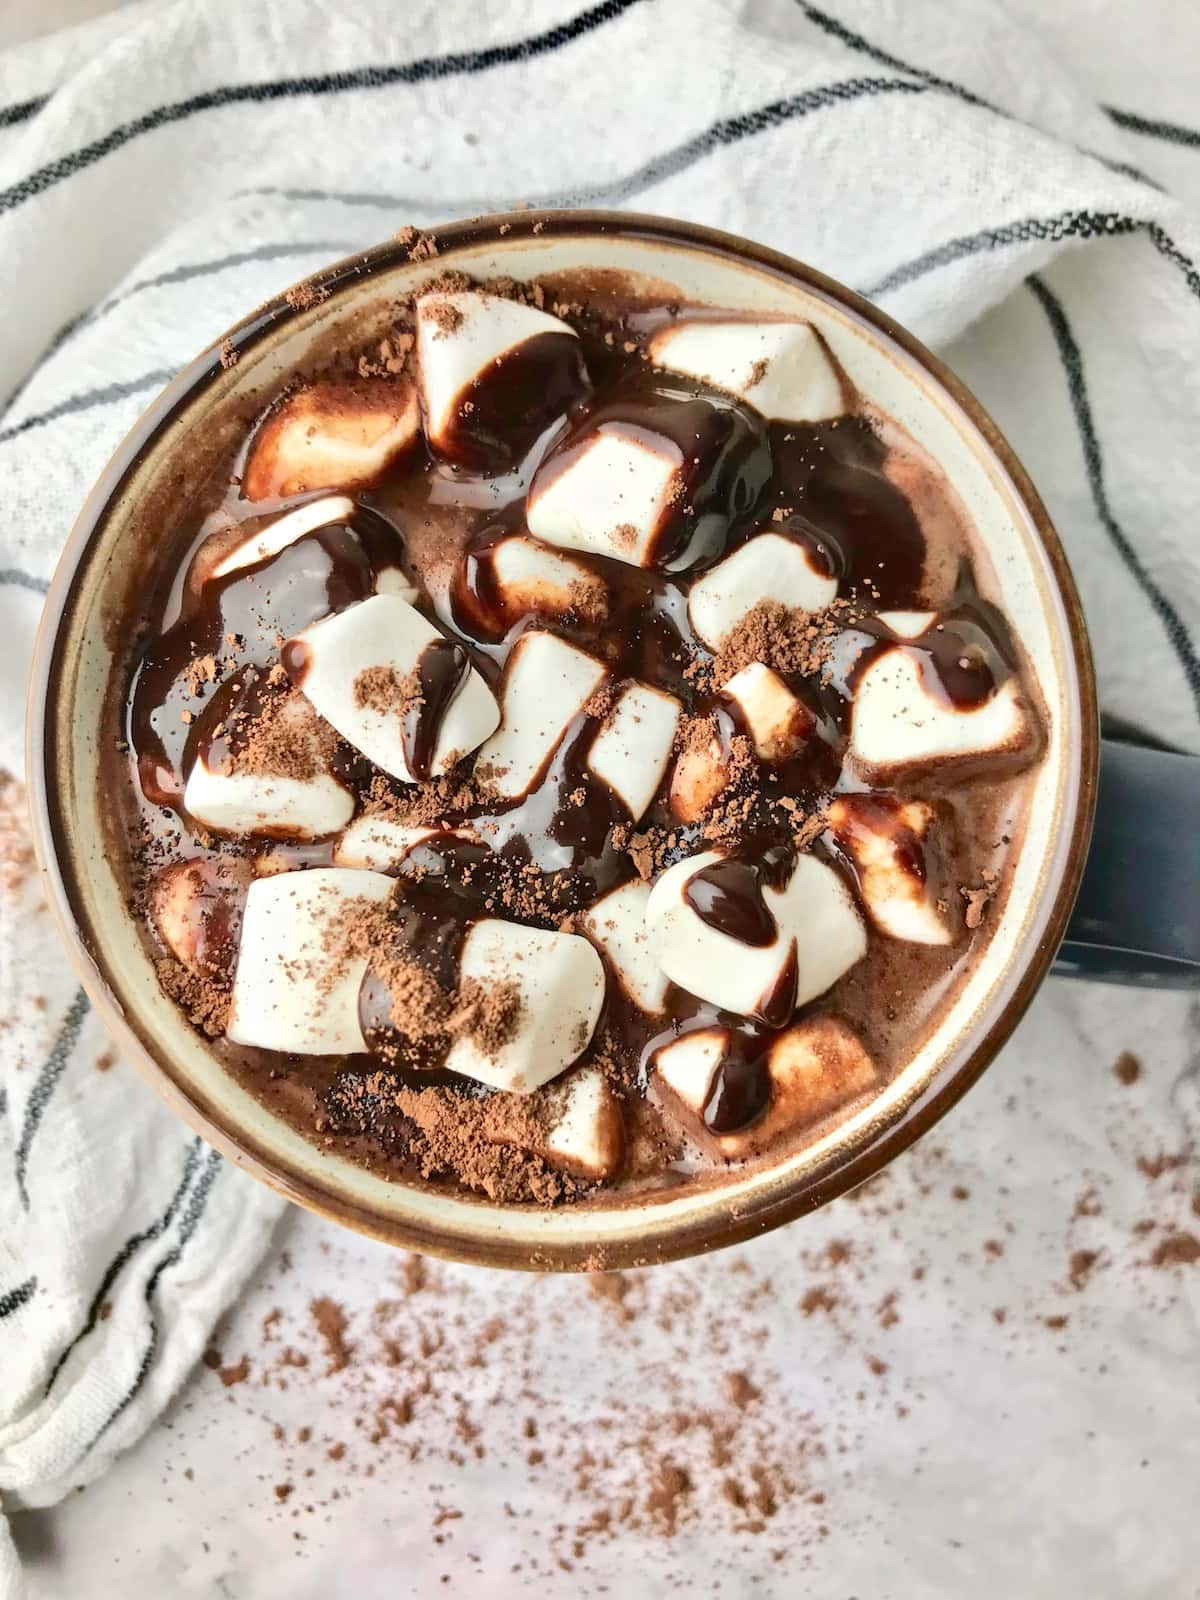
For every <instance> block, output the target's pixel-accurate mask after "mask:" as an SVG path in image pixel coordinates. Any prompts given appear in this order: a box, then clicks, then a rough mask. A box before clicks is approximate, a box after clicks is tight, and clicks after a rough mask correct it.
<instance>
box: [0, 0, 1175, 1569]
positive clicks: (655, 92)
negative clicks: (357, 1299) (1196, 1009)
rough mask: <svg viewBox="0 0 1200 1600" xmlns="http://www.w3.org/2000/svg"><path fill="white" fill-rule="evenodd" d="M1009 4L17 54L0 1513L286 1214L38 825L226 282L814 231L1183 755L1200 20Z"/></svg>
mask: <svg viewBox="0 0 1200 1600" xmlns="http://www.w3.org/2000/svg"><path fill="white" fill-rule="evenodd" d="M1026 8H1027V9H1026V10H1018V9H1016V0H1014V3H1013V9H1011V10H1008V11H1006V10H1005V9H1004V7H1003V6H1002V5H1001V4H999V3H997V0H963V3H962V4H960V5H957V6H955V7H953V8H947V7H945V6H944V5H941V4H939V3H938V0H909V3H908V4H906V5H905V6H903V7H901V6H897V5H894V4H892V3H890V0H859V3H854V0H823V3H822V4H821V5H815V4H809V3H807V0H742V3H740V4H739V3H732V0H598V3H594V4H591V5H587V6H584V5H581V4H580V0H520V3H517V0H495V3H493V4H490V5H488V6H486V7H484V6H479V5H475V4H472V3H470V0H410V3H409V4H408V5H406V6H404V7H402V8H398V7H396V6H395V5H394V4H392V3H390V0H358V3H357V4H355V5H353V6H349V7H347V6H345V5H342V4H333V3H331V0H137V3H134V4H130V5H126V6H123V7H121V8H120V9H118V10H117V11H115V12H114V13H113V14H111V15H110V16H107V17H105V18H103V19H101V20H100V21H98V22H95V23H91V24H88V25H86V26H84V27H83V28H81V29H78V30H74V31H73V32H70V33H67V34H63V35H59V36H56V37H54V38H51V39H49V40H45V41H41V42H39V43H37V44H35V45H32V46H27V47H24V48H22V49H19V50H16V51H12V52H10V53H9V54H8V55H7V56H0V282H2V283H3V286H4V298H3V302H2V304H0V327H2V329H3V336H2V338H0V507H2V510H3V517H2V519H0V637H2V638H3V639H4V640H5V646H4V649H3V651H2V652H0V687H2V688H3V693H0V768H4V769H7V770H8V772H10V773H11V774H13V778H12V779H11V780H10V781H8V782H7V783H5V785H4V786H3V788H0V1028H2V1030H3V1031H0V1501H2V1502H3V1504H5V1505H7V1506H10V1507H12V1506H19V1505H45V1504H49V1503H52V1502H53V1501H54V1500H55V1499H57V1498H59V1497H61V1496H62V1495H63V1494H64V1493H66V1492H67V1490H68V1489H70V1488H71V1487H72V1486H74V1485H77V1484H80V1483H83V1482H86V1481H87V1480H88V1479H90V1478H92V1477H94V1476H95V1475H96V1474H98V1473H99V1472H101V1471H102V1470H103V1469H104V1467H105V1465H106V1464H107V1463H108V1462H109V1461H111V1459H112V1458H113V1456H114V1454H115V1453H116V1452H117V1451H119V1450H120V1449H122V1448H124V1447H126V1446H128V1445H129V1444H130V1443H131V1442H132V1441H133V1440H134V1439H136V1438H137V1436H138V1435H139V1433H140V1432H141V1431H142V1430H143V1429H145V1428H146V1427H147V1426H148V1424H149V1423H150V1422H151V1421H152V1420H153V1419H154V1417H155V1416H156V1415H157V1414H158V1413H159V1411H160V1410H161V1408H162V1407H163V1405H164V1404H165V1403H166V1401H167V1400H168V1398H169V1397H170V1395H171V1394H172V1393H173V1392H174V1391H175V1390H176V1389H177V1388H178V1386H179V1384H180V1383H181V1382H182V1380H183V1378H184V1376H185V1375H186V1373H187V1372H188V1370H189V1368H190V1367H191V1365H192V1364H193V1363H194V1362H195V1360H196V1358H197V1356H198V1354H199V1353H200V1351H201V1349H202V1347H203V1344H204V1341H205V1338H206V1336H207V1333H208V1331H209V1330H210V1328H211V1326H212V1323H213V1321H214V1319H215V1318H216V1316H217V1315H218V1314H219V1312H220V1310H221V1309H222V1307H223V1306H224V1305H226V1304H227V1303H228V1302H229V1300H230V1299H231V1298H232V1296H233V1295H235V1294H236V1293H237V1291H238V1288H239V1285H240V1284H241V1283H242V1282H243V1281H244V1280H245V1278H246V1276H247V1274H248V1273H250V1272H251V1271H252V1270H253V1267H254V1264H255V1262H256V1260H257V1259H258V1257H259V1254H260V1253H261V1251H262V1250H263V1248H264V1247H265V1243H266V1240H267V1237H268V1234H269V1230H270V1227H271V1224H272V1221H273V1219H274V1217H275V1216H276V1215H277V1212H278V1202H277V1201H275V1200H274V1199H273V1198H272V1197H271V1196H269V1195H268V1194H267V1193H266V1191H264V1190H260V1189H259V1188H258V1187H257V1186H255V1185H254V1184H252V1183H251V1182H250V1181H249V1180H246V1179H244V1178H242V1177H241V1176H240V1175H239V1174H236V1173H234V1172H232V1171H230V1170H228V1169H227V1168H226V1167H225V1166H224V1164H223V1163H222V1162H221V1160H220V1158H219V1157H218V1156H216V1155H215V1154H214V1153H212V1152H210V1151H208V1150H207V1149H206V1148H205V1147H203V1146H202V1145H201V1143H200V1142H199V1141H198V1140H195V1139H194V1138H192V1137H191V1135H190V1134H189V1133H188V1132H187V1131H186V1130H185V1129H183V1128H182V1127H181V1126H180V1125H179V1124H177V1123H176V1122H175V1121H174V1120H173V1119H172V1118H171V1117H170V1116H169V1115H168V1113H167V1112H166V1111H165V1110H163V1109H162V1108H161V1107H160V1106H159V1105H158V1104H157V1102H156V1101H155V1100H154V1098H153V1096H152V1095H151V1094H150V1092H149V1091H148V1090H147V1089H146V1088H145V1087H144V1086H143V1085H142V1084H141V1083H140V1082H138V1081H137V1080H136V1079H135V1078H134V1077H133V1075H132V1074H131V1073H130V1072H129V1071H128V1069H127V1068H125V1067H124V1066H123V1065H122V1064H121V1063H119V1062H114V1061H113V1059H112V1056H111V1052H110V1051H109V1050H108V1048H107V1047H106V1043H105V1041H104V1039H103V1037H102V1036H101V1033H100V1030H99V1028H98V1025H97V1024H96V1022H95V1021H94V1019H93V1018H92V1017H91V1016H90V1014H89V1011H88V1006H87V1002H86V1000H85V998H84V996H83V994H82V992H81V991H78V990H77V989H75V987H74V985H73V981H72V979H71V978H70V977H69V975H68V974H67V973H66V972H65V971H64V970H63V961H62V958H61V956H60V954H59V951H58V948H57V946H56V942H55V938H54V935H53V932H52V930H51V929H50V928H49V926H48V919H47V917H46V916H45V915H44V913H43V911H42V909H41V908H40V906H39V905H38V902H37V891H36V887H35V885H34V882H33V878H32V874H31V872H30V870H29V864H28V861H27V859H26V857H25V855H24V853H23V844H22V836H21V831H20V827H19V824H18V821H17V815H18V810H19V778H20V772H21V749H20V745H21V701H22V695H23V682H24V676H25V671H26V666H27V661H28V655H29V648H30V643H31V639H32V633H33V628H34V625H35V623H36V620H37V615H38V609H39V603H40V596H41V594H42V593H43V592H44V590H45V588H46V584H47V580H48V578H49V576H50V573H51V571H52V569H53V566H54V561H55V557H56V555H57V552H58V550H59V548H60V546H61V544H62V542H63V539H64V537H65V535H66V533H67V531H68V529H69V528H70V525H71V522H72V520H73V518H74V516H75V513H76V511H77V509H78V507H79V505H80V503H81V501H82V500H83V497H84V495H85V493H86V491H87V489H88V487H89V485H90V483H91V482H92V480H93V479H94V478H95V476H96V475H97V473H98V472H99V470H100V468H101V467H102V466H103V464H104V461H105V459H106V458H107V456H108V455H109V453H110V452H111V451H112V449H113V448H114V446H115V445H116V443H117V442H118V440H119V439H120V437H121V436H122V434H123V433H124V432H125V430H126V429H127V428H128V427H129V426H130V424H131V423H132V421H133V420H134V418H135V417H136V416H137V414H138V413H139V411H140V410H141V409H142V407H143V406H144V405H145V404H146V403H147V402H148V401H149V400H150V399H151V398H152V396H153V395H154V393H155V391H156V390H157V389H158V388H159V387H160V386H161V385H162V384H163V382H164V381H165V380H166V379H167V378H168V377H169V376H170V374H171V373H173V372H174V371H175V370H177V369H178V368H179V367H180V366H181V365H183V364H184V363H185V362H186V361H188V359H189V358H190V357H191V356H193V355H194V354H195V353H196V352H197V351H198V350H199V349H200V348H201V347H202V346H203V345H204V344H206V343H207V342H208V341H209V340H211V339H212V338H213V337H214V336H215V335H216V334H218V333H219V332H220V331H221V330H222V329H223V328H224V327H225V326H227V325H228V324H229V323H230V322H232V321H233V320H235V319H236V318H237V316H238V315H239V314H240V313H242V312H243V311H244V310H245V309H246V308H248V307H250V306H252V305H254V304H256V303H257V302H258V301H260V300H262V299H264V298H266V297H267V296H269V295H271V294H273V293H275V292H277V291H278V290H279V289H281V288H282V287H283V286H285V285H286V284H287V283H288V282H290V281H292V280H293V279H295V278H297V277H299V276H302V275H305V274H307V273H309V272H310V271H312V270H313V269H314V268H316V267H318V266H319V265H321V264H322V263H323V262H325V261H328V260H329V259H331V258H333V257H336V256H339V255H343V254H346V253H348V252H350V251H352V250H355V249H358V248H360V247H362V246H364V245H366V244H369V243H371V242H372V241H374V240H376V239H378V238H379V237H381V236H383V235H386V234H387V233H389V232H392V231H393V230H394V229H395V228H396V227H397V226H398V225H399V224H401V223H404V222H412V223H417V224H426V225H428V224H431V223H436V222H437V221H439V220H445V219H449V218H453V217H459V216H465V215H469V214H471V213H475V212H481V211H486V210H493V209H503V208H507V207H509V206H510V205H512V204H513V203H515V202H521V201H525V202H531V203H533V204H535V205H559V206H575V205H592V206H632V207H636V208H638V209H640V210H646V211H659V212H663V213H667V214H670V215H673V216H682V217H687V218H690V219H693V220H696V221H699V222H704V223H710V224H714V225H717V226H720V227H723V228H726V229H729V230H732V231H734V232H739V233H745V234H748V235H750V236H752V237H753V238H755V239H758V240H762V241H764V242H766V243H768V244H771V245H773V246H775V247H777V248H779V249H782V250H785V251H788V252H790V253H792V254H794V255H797V256H799V257H801V258H803V259H806V260H808V261H810V262H812V263H813V264H814V265H816V266H818V267H820V268H822V269H824V270H825V271H827V272H830V273H832V274H834V275H835V276H836V277H839V278H841V279H843V280H844V281H846V282H848V283H850V284H852V285H853V286H854V287H856V288H858V289H861V290H862V291H864V292H865V293H866V294H868V295H870V296H872V297H874V298H876V299H878V300H880V301H881V302H882V303H883V304H884V305H885V306H886V307H887V308H888V309H889V310H890V311H893V312H894V313H895V314H896V315H897V316H899V317H900V318H901V319H902V320H903V321H905V322H907V323H908V324H909V325H910V326H911V327H912V328H913V329H914V330H915V331H916V332H917V333H919V334H920V335H921V336H922V337H923V338H925V339H926V340H927V341H928V342H929V343H931V344H933V345H935V346H936V347H937V348H938V349H939V350H940V351H942V352H943V353H944V354H945V355H946V356H947V357H948V359H949V360H950V361H951V363H952V365H954V366H955V367H956V368H957V370H958V371H959V372H960V373H961V374H962V375H963V376H964V377H965V378H966V380H967V381H968V382H969V383H971V384H972V385H973V386H974V387H975V388H976V389H977V391H978V392H979V393H980V395H981V397H982V398H983V400H984V402H985V404H987V405H988V406H989V408H990V409H991V410H992V411H993V413H994V414H995V415H996V417H997V419H998V420H999V422H1000V424H1001V426H1002V427H1003V428H1004V429H1005V430H1006V431H1007V432H1008V433H1009V435H1010V437H1011V438H1012V439H1013V441H1014V443H1015V445H1016V446H1017V449H1018V451H1019V452H1020V453H1021V454H1022V455H1023V456H1024V458H1025V461H1026V464H1027V466H1028V467H1029V468H1030V470H1031V472H1032V474H1033V476H1034V478H1035V480H1036V481H1037V482H1038V484H1039V486H1040V487H1041V489H1042V492H1043V494H1044V495H1045V497H1046V499H1047V501H1048V503H1049V506H1050V510H1051V513H1052V514H1053V515H1054V516H1055V518H1056V520H1057V523H1058V526H1059V528H1060V530H1061V532H1062V534H1063V537H1064V539H1065V542H1066V544H1067V547H1068V550H1069V552H1070V554H1071V557H1072V559H1073V563H1074V567H1075V571H1076V574H1077V577H1078V579H1079V582H1080V587H1081V589H1082V591H1083V595H1084V600H1085V603H1086V605H1087V608H1088V611H1089V614H1090V616H1091V619H1092V623H1093V628H1094V632H1095V636H1096V645H1097V654H1098V665H1099V673H1100V686H1101V695H1102V701H1103V704H1104V707H1105V709H1106V710H1107V711H1108V712H1109V713H1110V714H1111V715H1113V716H1114V717H1117V718H1119V719H1121V720H1122V721H1123V722H1125V723H1127V724H1132V725H1134V726H1136V727H1140V728H1141V729H1142V730H1144V731H1145V732H1146V733H1147V734H1150V735H1152V736H1155V737H1157V738H1159V739H1161V740H1164V741H1166V742H1169V743H1172V744H1174V745H1177V746H1178V747H1180V748H1183V749H1188V750H1193V751H1194V750H1198V749H1200V654H1198V652H1197V644H1196V639H1197V633H1198V630H1200V547H1198V546H1197V541H1196V532H1195V520H1196V512H1195V507H1196V503H1197V473H1198V472H1200V463H1198V462H1197V454H1196V440H1197V438H1200V265H1198V263H1200V132H1198V131H1197V129H1196V128H1188V127H1186V126H1184V125H1182V124H1181V123H1180V122H1178V121H1175V120H1173V119H1171V120H1164V114H1165V113H1166V112H1168V111H1173V112H1174V115H1175V116H1178V115H1180V114H1181V113H1180V110H1179V109H1178V108H1186V106H1187V105H1188V103H1189V91H1192V90H1194V84H1193V83H1192V82H1191V80H1190V77H1189V63H1190V64H1191V65H1192V66H1193V67H1194V63H1195V61H1196V60H1197V59H1200V21H1193V20H1192V19H1189V18H1184V17H1182V16H1180V14H1179V12H1178V10H1175V11H1174V12H1173V16H1174V19H1175V25H1176V26H1177V27H1178V28H1181V29H1183V30H1184V32H1185V33H1186V32H1189V30H1190V44H1191V47H1190V49H1179V50H1177V51H1175V52H1173V53H1172V52H1163V51H1159V52H1158V54H1157V55H1156V56H1154V57H1153V58H1152V59H1153V61H1154V72H1153V75H1152V76H1151V74H1150V73H1149V72H1148V71H1147V70H1146V68H1145V66H1143V67H1142V68H1140V69H1139V66H1138V59H1139V57H1138V52H1135V51H1133V50H1131V49H1129V48H1128V47H1127V43H1126V42H1124V41H1123V39H1122V38H1118V37H1116V36H1114V34H1113V31H1112V30H1111V28H1106V26H1105V17H1106V8H1105V5H1104V4H1103V3H1101V0H1072V4H1070V5H1067V6H1065V7H1061V8H1056V13H1055V16H1056V22H1055V27H1056V29H1057V30H1058V31H1057V32H1056V34H1055V38H1056V40H1058V41H1059V42H1060V44H1061V41H1062V40H1064V39H1066V40H1068V41H1069V43H1070V44H1071V51H1070V55H1069V57H1066V56H1061V55H1060V54H1056V53H1055V50H1054V48H1052V47H1051V46H1050V45H1048V44H1047V43H1046V42H1045V41H1044V40H1043V39H1042V38H1041V37H1040V36H1039V33H1038V32H1037V31H1036V29H1035V26H1034V25H1033V23H1031V22H1030V21H1029V20H1028V19H1029V18H1034V17H1036V15H1037V8H1036V6H1035V5H1034V4H1033V3H1032V0H1026ZM1149 10H1150V11H1151V12H1152V11H1153V10H1154V8H1153V7H1150V8H1149ZM1064 18H1066V19H1068V20H1067V23H1064V20H1063V19H1064ZM1068 24H1072V25H1070V26H1069V25H1068ZM1145 31H1146V34H1147V35H1153V34H1154V31H1155V30H1154V29H1153V27H1151V26H1150V25H1149V24H1147V26H1146V30H1145ZM1097 88H1098V89H1099V95H1098V94H1097ZM1101 96H1103V97H1104V98H1105V99H1109V100H1112V101H1113V104H1112V105H1110V106H1109V105H1106V104H1104V103H1102V99H1101ZM1129 1004H1130V1007H1131V1015H1132V1007H1133V1006H1134V1005H1136V1000H1133V999H1131V1000H1130V1002H1129ZM6 1580H7V1584H8V1586H9V1587H12V1586H15V1584H16V1581H17V1578H16V1566H15V1559H14V1557H13V1555H12V1549H11V1545H9V1544H8V1543H7V1541H6V1540H5V1537H4V1534H3V1531H2V1520H0V1593H4V1592H5V1589H6Z"/></svg>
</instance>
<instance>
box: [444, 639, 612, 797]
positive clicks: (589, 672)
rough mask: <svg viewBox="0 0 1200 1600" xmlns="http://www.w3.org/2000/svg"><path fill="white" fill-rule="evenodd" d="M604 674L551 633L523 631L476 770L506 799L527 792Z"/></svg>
mask: <svg viewBox="0 0 1200 1600" xmlns="http://www.w3.org/2000/svg"><path fill="white" fill-rule="evenodd" d="M607 674H608V668H607V667H605V665H604V663H603V662H601V661H597V660H596V658H595V656H590V655H588V654H587V652H586V651H584V650H577V649H576V648H575V646H574V645H573V644H567V643H566V641H565V640H563V639H559V638H557V637H556V636H555V635H554V634H552V633H543V632H542V631H541V630H540V629H536V628H531V629H530V630H529V632H528V633H523V634H522V635H521V637H520V638H519V639H518V640H517V643H516V646H515V647H514V649H513V652H512V654H511V655H510V656H509V658H508V665H507V667H506V669H505V673H504V683H503V686H502V688H501V695H500V698H501V701H502V703H503V717H502V719H501V722H500V727H499V729H498V730H497V732H496V733H494V734H493V735H492V737H491V738H490V739H489V740H488V741H487V743H486V744H485V745H484V746H483V748H482V749H481V750H480V752H479V756H478V759H477V761H476V770H477V771H478V772H480V773H484V772H485V771H486V774H487V777H488V779H489V781H490V783H491V784H492V786H493V787H494V788H495V790H496V792H497V793H498V794H500V795H503V796H504V797H505V798H506V799H516V798H517V796H519V795H523V794H525V793H527V792H528V790H530V789H531V788H532V787H533V786H534V784H535V783H536V781H537V779H538V778H539V777H540V775H541V774H542V772H543V771H544V769H545V767H546V766H547V764H548V763H549V761H550V759H551V757H552V756H553V755H554V752H555V750H557V749H558V746H559V743H560V741H561V739H562V737H563V734H564V733H565V732H566V731H567V728H568V726H569V725H570V722H571V720H572V718H573V717H576V716H577V715H578V714H579V712H580V711H582V709H583V707H584V705H585V704H586V703H587V701H588V699H589V698H590V697H591V695H592V693H593V691H594V690H596V689H598V688H599V686H600V684H601V683H603V681H604V679H605V677H606V676H607Z"/></svg>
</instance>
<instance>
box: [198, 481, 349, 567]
mask: <svg viewBox="0 0 1200 1600" xmlns="http://www.w3.org/2000/svg"><path fill="white" fill-rule="evenodd" d="M353 515H354V501H353V500H351V499H349V498H348V497H347V496H346V495H344V494H330V495H324V496H323V497H322V498H321V499H320V500H313V501H311V502H310V503H309V504H308V505H306V506H297V508H296V510H295V511H287V512H285V513H284V515H283V516H282V517H276V518H275V519H274V521H273V522H268V523H267V525H266V527H264V528H260V529H259V530H258V532H257V533H255V534H252V535H251V537H250V538H249V539H245V540H243V541H242V543H241V544H239V545H235V546H234V548H233V549H232V550H230V552H229V553H228V555H225V556H222V557H221V559H220V560H219V561H218V562H217V564H216V565H215V566H214V567H213V569H212V571H211V573H210V574H209V577H210V578H224V577H226V576H227V575H228V574H229V573H231V572H240V571H241V569H242V568H243V567H256V566H257V565H258V563H259V562H260V561H269V560H270V559H271V558H272V557H273V556H277V555H278V554H279V552H280V551H281V550H286V549H287V547H288V545H290V544H295V542H296V540H297V539H303V538H304V536H305V534H308V533H315V532H316V531H317V529H318V528H327V527H329V526H330V525H331V524H332V523H335V522H348V521H349V520H350V518H351V517H352V516H353Z"/></svg>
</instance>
